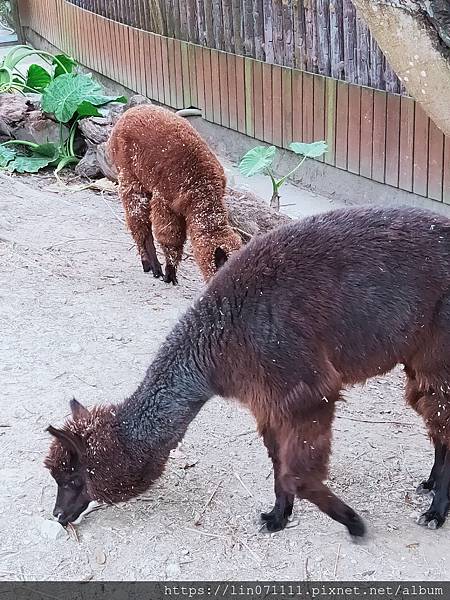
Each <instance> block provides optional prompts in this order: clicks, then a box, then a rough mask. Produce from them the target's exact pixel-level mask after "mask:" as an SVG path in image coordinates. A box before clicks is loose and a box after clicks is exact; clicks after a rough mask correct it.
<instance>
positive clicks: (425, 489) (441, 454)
mask: <svg viewBox="0 0 450 600" xmlns="http://www.w3.org/2000/svg"><path fill="white" fill-rule="evenodd" d="M433 441H434V463H433V467H432V469H431V473H430V475H429V477H428V479H427V480H425V481H422V483H421V484H420V485H419V486H418V488H417V490H416V491H417V493H418V494H421V495H426V494H429V493H430V492H432V491H433V490H434V489H435V487H436V484H437V482H438V481H439V478H440V477H441V474H442V469H443V466H444V461H445V457H446V454H447V446H446V445H445V444H443V443H442V442H441V441H440V440H433Z"/></svg>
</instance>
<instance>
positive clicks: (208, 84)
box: [202, 48, 214, 121]
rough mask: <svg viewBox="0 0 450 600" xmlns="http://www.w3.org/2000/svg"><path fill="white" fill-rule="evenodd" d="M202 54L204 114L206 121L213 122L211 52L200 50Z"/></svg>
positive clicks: (205, 49)
mask: <svg viewBox="0 0 450 600" xmlns="http://www.w3.org/2000/svg"><path fill="white" fill-rule="evenodd" d="M202 54H203V79H204V82H205V113H204V118H205V119H206V120H207V121H214V109H213V91H212V73H211V50H210V49H209V48H203V49H202Z"/></svg>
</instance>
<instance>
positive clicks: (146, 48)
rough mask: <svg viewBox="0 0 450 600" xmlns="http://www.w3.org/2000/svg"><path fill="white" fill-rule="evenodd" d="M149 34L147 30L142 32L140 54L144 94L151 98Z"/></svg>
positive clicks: (151, 59) (151, 57)
mask: <svg viewBox="0 0 450 600" xmlns="http://www.w3.org/2000/svg"><path fill="white" fill-rule="evenodd" d="M150 39H151V35H150V33H148V32H147V31H145V32H144V33H143V37H142V42H143V48H142V55H143V66H144V71H145V95H146V96H147V98H150V99H152V98H153V81H152V61H153V56H152V49H151V43H150Z"/></svg>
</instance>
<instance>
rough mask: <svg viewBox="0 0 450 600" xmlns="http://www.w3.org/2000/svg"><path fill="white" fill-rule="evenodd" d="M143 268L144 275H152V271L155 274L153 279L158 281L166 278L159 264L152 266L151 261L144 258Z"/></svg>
mask: <svg viewBox="0 0 450 600" xmlns="http://www.w3.org/2000/svg"><path fill="white" fill-rule="evenodd" d="M142 268H143V270H144V273H150V271H151V272H152V273H153V277H155V278H156V279H159V277H163V276H164V273H163V270H162V267H161V265H160V264H159V263H156V264H152V263H151V262H150V261H149V260H146V259H145V258H144V259H142Z"/></svg>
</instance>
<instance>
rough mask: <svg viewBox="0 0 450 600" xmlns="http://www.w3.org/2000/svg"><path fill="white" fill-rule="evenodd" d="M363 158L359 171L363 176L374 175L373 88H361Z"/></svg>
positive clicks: (361, 146)
mask: <svg viewBox="0 0 450 600" xmlns="http://www.w3.org/2000/svg"><path fill="white" fill-rule="evenodd" d="M360 148H361V158H360V167H359V173H360V175H363V177H369V178H370V177H372V153H373V90H371V89H370V88H366V87H363V88H362V89H361V144H360Z"/></svg>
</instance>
